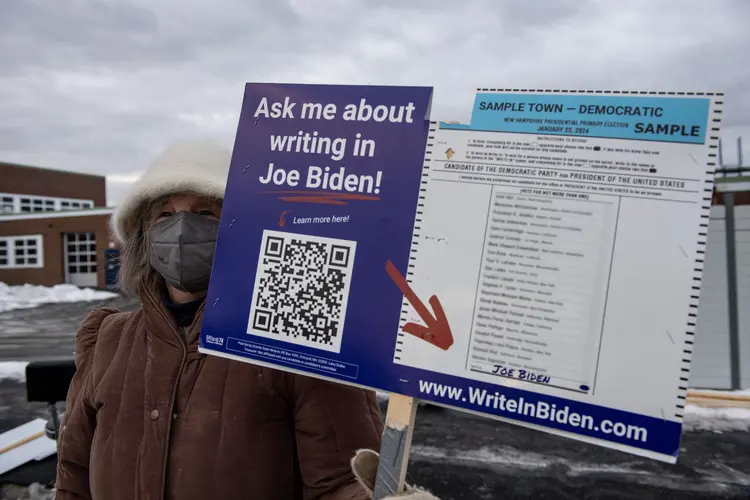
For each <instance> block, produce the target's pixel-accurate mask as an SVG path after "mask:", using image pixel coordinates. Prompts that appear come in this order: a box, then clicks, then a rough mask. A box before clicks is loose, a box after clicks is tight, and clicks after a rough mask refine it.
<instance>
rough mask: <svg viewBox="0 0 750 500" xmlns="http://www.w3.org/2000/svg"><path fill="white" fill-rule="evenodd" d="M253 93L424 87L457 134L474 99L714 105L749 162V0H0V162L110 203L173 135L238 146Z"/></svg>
mask: <svg viewBox="0 0 750 500" xmlns="http://www.w3.org/2000/svg"><path fill="white" fill-rule="evenodd" d="M246 81H283V82H301V83H307V82H309V83H348V84H357V83H369V84H392V85H398V84H402V85H403V84H406V85H412V84H417V85H432V86H434V88H435V95H434V100H433V119H444V120H445V119H447V120H450V119H453V120H462V121H466V120H468V118H469V114H470V109H471V105H472V101H473V93H474V90H475V88H476V87H477V86H495V87H520V88H524V87H532V88H540V87H541V88H575V89H577V88H587V89H588V88H591V89H596V88H602V89H623V90H685V91H720V92H725V93H726V94H727V95H726V99H725V102H726V108H727V109H726V111H725V116H724V123H723V133H722V136H723V138H724V140H725V142H728V144H725V146H726V150H727V152H728V153H731V154H732V155H734V152H735V144H734V141H735V139H736V137H737V136H738V135H744V136H745V138H746V141H747V144H746V145H745V148H744V149H745V150H746V153H750V1H748V0H711V1H707V0H627V1H620V0H524V1H523V2H522V1H521V0H513V1H511V0H349V1H346V0H257V1H253V0H205V1H198V0H193V1H188V0H98V1H97V0H0V159H2V160H4V161H12V162H19V163H25V164H31V165H41V166H47V167H52V168H62V169H69V170H79V171H83V172H94V173H99V174H106V175H107V176H108V186H109V189H108V191H109V193H108V194H109V202H110V204H114V203H117V201H118V200H119V199H120V197H121V196H122V193H123V192H124V191H125V190H126V189H127V187H128V186H129V184H130V183H131V182H133V181H134V180H135V179H137V177H138V176H139V175H140V173H141V172H142V171H143V170H144V169H145V168H146V167H147V166H148V164H149V162H150V161H151V160H152V159H153V157H154V156H155V155H156V154H158V152H159V151H160V150H162V149H163V148H164V147H166V146H167V145H168V144H169V143H170V142H171V141H173V140H175V139H177V138H182V137H194V136H200V135H209V136H213V137H215V138H217V139H219V140H220V141H222V142H224V143H225V144H227V146H231V144H232V141H233V139H234V132H235V127H236V125H237V118H238V116H239V110H240V109H239V108H240V104H241V100H242V93H243V85H244V83H245V82H246ZM733 158H734V156H732V159H733ZM748 158H750V157H748Z"/></svg>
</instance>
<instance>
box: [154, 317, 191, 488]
mask: <svg viewBox="0 0 750 500" xmlns="http://www.w3.org/2000/svg"><path fill="white" fill-rule="evenodd" d="M156 305H157V307H158V310H159V313H160V314H161V315H162V316H164V319H166V320H167V324H168V325H169V327H170V328H171V330H172V333H174V334H175V335H177V337H178V340H180V349H182V359H181V360H180V367H179V370H178V372H177V378H176V379H175V382H174V385H173V386H172V397H171V398H170V400H169V411H168V412H167V414H166V415H165V416H164V418H166V419H167V437H166V439H165V440H164V444H165V445H164V451H163V453H162V470H161V493H160V495H159V499H160V500H164V499H165V496H166V492H167V463H168V461H169V447H170V445H171V443H172V421H173V419H172V414H173V413H174V404H175V399H176V398H177V388H178V387H179V386H180V379H181V378H182V371H183V370H184V368H185V360H186V359H187V344H186V343H185V341H184V340H183V339H182V338H181V335H180V332H179V331H178V330H177V329H176V328H175V325H174V323H173V322H172V318H170V317H168V316H167V314H166V312H165V311H164V310H163V309H162V307H161V304H156ZM185 338H187V336H186V337H185Z"/></svg>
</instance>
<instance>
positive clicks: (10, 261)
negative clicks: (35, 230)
mask: <svg viewBox="0 0 750 500" xmlns="http://www.w3.org/2000/svg"><path fill="white" fill-rule="evenodd" d="M26 240H34V241H35V245H36V264H20V265H17V264H16V242H18V241H23V242H25V241H26ZM0 241H2V242H5V249H6V255H5V259H6V260H7V263H6V264H2V263H0V269H41V268H43V267H44V236H42V235H41V234H23V235H14V236H0ZM24 246H25V243H24ZM24 257H25V258H26V259H28V257H29V256H28V255H24Z"/></svg>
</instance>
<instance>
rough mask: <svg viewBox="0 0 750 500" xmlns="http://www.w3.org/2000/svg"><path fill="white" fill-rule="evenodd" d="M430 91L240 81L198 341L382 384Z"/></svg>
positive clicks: (220, 350)
mask: <svg viewBox="0 0 750 500" xmlns="http://www.w3.org/2000/svg"><path fill="white" fill-rule="evenodd" d="M431 98H432V89H431V88H429V87H377V86H336V85H291V84H262V83H258V84H247V86H246V89H245V96H244V101H243V105H242V112H241V116H240V121H239V126H238V130H237V136H236V142H235V146H234V152H233V157H232V164H231V168H230V173H229V179H228V183H227V189H226V197H225V201H224V208H223V211H222V218H221V223H220V228H219V237H218V244H217V249H216V256H215V264H214V268H213V272H212V277H211V284H210V289H209V295H208V298H207V300H208V304H209V306H208V307H207V308H206V313H205V318H204V322H203V330H202V334H201V344H202V347H201V348H202V350H203V351H204V352H213V353H215V354H223V355H233V356H238V357H241V358H243V359H246V360H252V361H255V362H262V363H268V364H271V365H274V366H277V367H280V368H285V369H293V370H298V371H302V372H305V373H309V374H311V375H316V376H320V375H324V376H328V377H331V378H334V379H337V380H340V381H347V382H354V383H357V384H360V385H364V386H369V387H377V388H381V389H386V388H387V387H389V386H390V383H389V382H388V381H390V380H391V378H390V377H391V376H392V373H391V372H390V371H389V369H388V366H387V365H388V364H389V361H388V360H390V359H391V358H392V357H393V352H394V347H395V343H396V332H397V329H398V323H399V315H400V312H401V304H402V301H403V296H402V295H401V292H400V290H399V289H398V287H397V286H395V285H394V283H393V282H392V281H391V278H390V277H389V275H388V274H387V273H386V263H387V262H392V263H393V265H394V266H396V267H397V268H399V269H402V270H403V269H406V268H407V266H408V263H409V256H410V252H411V243H412V235H413V232H414V220H415V215H416V212H417V205H418V199H419V195H420V187H421V183H422V166H423V164H424V154H425V147H426V143H427V140H428V137H427V135H428V129H429V121H428V120H427V115H428V112H429V107H430V103H431Z"/></svg>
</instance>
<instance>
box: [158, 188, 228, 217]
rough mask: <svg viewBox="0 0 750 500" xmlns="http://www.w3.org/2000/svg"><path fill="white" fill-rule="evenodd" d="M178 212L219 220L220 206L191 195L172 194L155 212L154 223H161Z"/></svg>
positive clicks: (207, 199) (206, 199)
mask: <svg viewBox="0 0 750 500" xmlns="http://www.w3.org/2000/svg"><path fill="white" fill-rule="evenodd" d="M178 212H192V213H194V214H197V215H202V216H204V217H209V218H212V219H214V220H219V215H221V205H220V204H219V203H218V202H216V201H213V200H210V199H209V198H204V197H202V196H196V195H192V194H173V195H172V196H170V197H169V199H167V201H166V202H165V203H164V205H163V206H162V207H161V208H160V209H159V210H158V211H157V214H156V219H155V220H154V222H161V221H163V220H165V219H167V218H168V217H171V216H173V215H174V214H176V213H178Z"/></svg>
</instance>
